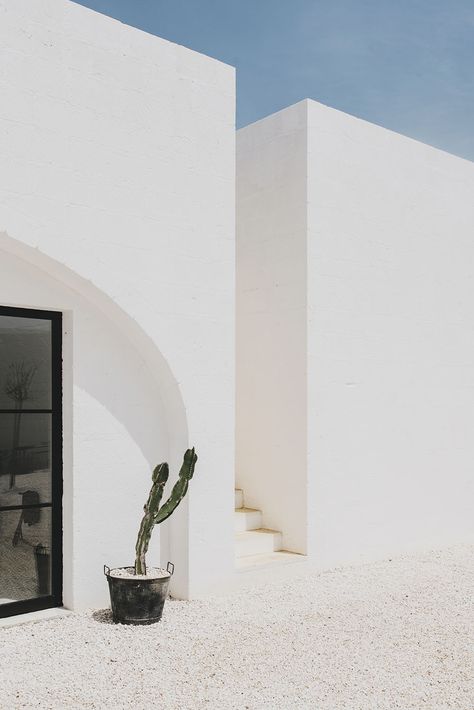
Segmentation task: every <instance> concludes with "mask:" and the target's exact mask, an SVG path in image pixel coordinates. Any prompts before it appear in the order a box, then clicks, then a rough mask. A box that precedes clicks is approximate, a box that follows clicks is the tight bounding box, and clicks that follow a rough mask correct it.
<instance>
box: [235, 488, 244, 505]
mask: <svg viewBox="0 0 474 710" xmlns="http://www.w3.org/2000/svg"><path fill="white" fill-rule="evenodd" d="M234 492H235V505H234V508H243V507H244V492H243V491H241V490H240V489H239V488H236V489H235V491H234Z"/></svg>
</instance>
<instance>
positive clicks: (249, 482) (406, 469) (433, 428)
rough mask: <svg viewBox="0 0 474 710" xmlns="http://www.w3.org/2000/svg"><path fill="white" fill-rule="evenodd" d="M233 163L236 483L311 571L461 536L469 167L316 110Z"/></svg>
mask: <svg viewBox="0 0 474 710" xmlns="http://www.w3.org/2000/svg"><path fill="white" fill-rule="evenodd" d="M237 155H238V158H237V166H238V171H237V183H238V190H237V195H238V205H237V212H238V231H237V235H238V240H237V241H238V244H237V314H238V316H237V335H238V338H237V353H238V358H237V382H238V395H237V478H238V480H242V487H244V488H245V490H246V493H247V492H248V491H250V492H251V495H252V496H253V495H254V493H255V498H256V499H258V500H257V502H258V504H259V505H258V506H257V507H262V508H263V509H264V510H265V509H266V508H267V506H268V507H269V509H270V510H272V511H274V512H275V516H274V519H273V518H272V520H271V523H272V525H273V526H275V527H277V528H278V529H281V530H282V531H283V534H284V536H285V537H284V539H286V540H291V539H293V538H292V535H293V532H294V531H295V530H298V532H299V534H300V535H302V534H304V535H305V542H306V545H307V551H308V552H309V554H310V557H311V558H312V559H313V560H315V561H316V562H317V563H318V564H320V565H323V566H331V565H334V564H341V563H347V562H352V561H355V560H361V559H367V560H368V559H376V558H379V557H383V556H385V555H390V554H393V553H395V552H401V551H405V550H409V549H413V548H420V547H427V546H429V545H444V544H450V543H454V542H458V541H468V540H472V539H473V538H474V529H473V521H474V510H473V502H474V490H473V488H474V478H473V476H472V461H473V460H474V444H473V440H472V436H471V432H470V425H471V422H472V421H473V419H474V399H473V397H472V391H473V390H472V388H473V384H474V364H473V363H474V331H473V328H472V323H473V321H474V307H473V299H472V263H474V245H473V242H472V230H473V226H474V206H473V205H474V203H473V201H472V194H473V193H474V165H473V164H472V163H469V162H467V161H464V160H462V159H460V158H456V157H454V156H451V155H448V154H446V153H443V152H441V151H439V150H436V149H434V148H431V147H429V146H426V145H423V144H420V143H417V142H415V141H413V140H410V139H408V138H405V137H403V136H400V135H397V134H395V133H392V132H390V131H387V130H385V129H382V128H379V127H377V126H374V125H371V124H368V123H366V122H364V121H360V120H358V119H356V118H354V117H352V116H348V115H346V114H343V113H340V112H338V111H335V110H333V109H329V108H327V107H325V106H322V105H320V104H317V103H315V102H313V101H304V102H301V103H300V104H297V105H295V106H293V107H290V108H289V109H285V110H284V111H282V112H279V113H278V114H275V115H274V116H270V117H268V118H266V119H263V120H262V121H259V122H257V123H256V124H253V125H251V126H248V127H247V128H245V129H242V130H241V131H239V132H238V138H237ZM290 284H291V285H292V286H290ZM296 293H297V294H298V296H297V298H295V294H296ZM290 309H291V318H287V319H286V320H285V317H284V314H285V313H286V312H289V311H290ZM276 318H280V320H279V321H277V320H276ZM256 323H258V326H257V327H256V325H255V324H256ZM297 324H298V326H297ZM261 352H264V353H265V358H267V365H266V366H265V365H262V361H261ZM272 353H273V355H272ZM302 359H304V362H305V364H306V366H304V365H302ZM262 367H263V368H264V369H261V370H259V368H262ZM260 372H262V373H263V374H262V377H261V378H260ZM290 393H291V394H290ZM291 395H294V398H293V399H292V397H291ZM269 447H270V451H268V448H269ZM272 447H274V448H275V449H276V452H277V453H278V454H280V455H279V456H278V455H274V453H273V448H272ZM290 455H293V457H294V463H293V464H292V465H290V466H289V465H288V461H289V459H290ZM268 457H269V459H268ZM302 459H304V460H302ZM268 460H270V462H271V465H267V461H268ZM262 480H263V481H264V483H265V485H264V486H263V485H262ZM282 482H284V483H283V485H282ZM295 489H296V491H295ZM295 496H303V497H304V500H303V499H302V498H301V497H298V508H297V512H295V514H293V510H294V498H295ZM277 499H278V500H279V501H280V503H279V504H278V502H276V503H275V504H274V502H273V501H274V500H275V501H277ZM286 500H288V501H291V502H290V503H289V504H288V506H286V505H284V503H285V501H286ZM252 502H253V501H252ZM269 502H270V503H269ZM278 505H279V506H280V507H279V508H278ZM302 510H303V512H302ZM306 521H307V525H305V523H306ZM300 544H301V543H300ZM297 551H304V550H303V549H299V550H297Z"/></svg>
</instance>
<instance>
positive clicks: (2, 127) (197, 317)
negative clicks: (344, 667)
mask: <svg viewBox="0 0 474 710" xmlns="http://www.w3.org/2000/svg"><path fill="white" fill-rule="evenodd" d="M0 52H1V61H0V86H1V94H2V101H1V103H0V155H1V161H0V232H2V235H3V236H2V238H1V241H0V275H1V278H0V300H1V302H2V303H3V304H9V305H20V306H27V307H34V308H53V309H58V310H64V311H66V318H65V323H66V324H67V328H72V335H71V333H70V332H69V331H68V335H69V336H70V338H71V340H70V343H69V345H68V339H67V337H66V341H65V342H66V349H67V348H69V351H70V353H71V357H70V360H69V361H68V356H66V358H65V373H64V376H65V383H67V382H68V377H70V379H71V383H70V384H71V392H70V393H69V394H68V392H67V387H68V385H67V384H66V391H65V397H68V396H69V397H70V405H71V407H70V409H69V410H68V411H69V414H66V415H65V436H64V444H65V456H66V462H65V486H66V488H65V501H64V503H65V567H66V569H65V602H66V604H67V605H69V606H71V605H73V606H75V607H76V608H78V607H81V606H84V605H99V604H104V603H105V602H106V600H107V593H108V592H107V588H106V584H105V580H104V578H103V575H102V565H103V563H104V562H107V563H108V564H127V563H129V562H130V560H131V559H132V557H133V546H134V536H135V529H136V527H137V525H138V522H139V518H140V513H141V506H142V503H143V502H144V500H145V498H146V495H147V491H148V485H149V478H148V476H149V470H150V467H151V466H152V465H154V464H156V463H157V462H158V461H160V460H163V459H166V458H167V459H168V460H169V462H170V465H171V469H172V471H173V472H174V474H175V475H176V471H177V467H178V465H179V463H180V461H181V457H182V454H183V452H184V449H185V448H186V447H187V446H188V444H189V445H193V444H194V445H195V446H196V448H197V451H198V454H199V463H198V467H197V470H196V475H195V479H194V480H193V481H192V486H191V494H190V495H189V497H188V498H187V500H186V501H185V502H184V503H183V504H182V506H181V509H180V510H179V511H178V512H177V514H176V515H175V516H173V520H172V521H171V522H170V524H169V525H166V526H164V530H163V533H162V543H163V550H162V562H163V563H166V560H167V559H168V557H169V558H170V559H172V560H173V561H174V562H175V564H176V574H175V578H174V582H173V584H174V589H173V592H174V594H175V595H176V596H182V597H189V596H196V595H199V594H201V593H204V592H205V591H206V589H207V588H208V587H210V588H211V589H212V588H213V586H214V585H215V584H218V582H219V579H220V578H228V576H229V574H231V572H232V565H233V538H232V532H233V531H232V515H231V511H232V507H233V502H232V501H233V479H234V471H233V468H234V317H233V313H234V155H235V151H234V143H235V131H234V113H235V89H234V69H233V68H231V67H229V66H227V65H224V64H222V63H220V62H218V61H215V60H213V59H210V58H208V57H205V56H202V55H200V54H198V53H196V52H193V51H191V50H188V49H185V48H184V47H180V46H177V45H175V44H172V43H170V42H167V41H165V40H162V39H159V38H156V37H154V36H151V35H148V34H146V33H144V32H141V31H139V30H136V29H133V28H131V27H127V26H125V25H122V24H121V23H120V22H117V21H115V20H112V19H110V18H107V17H105V16H102V15H99V14H97V13H94V12H92V11H90V10H87V9H85V8H83V7H80V6H78V5H75V4H74V3H70V2H64V1H63V0H0ZM12 259H13V260H14V263H13V262H11V260H12ZM12 269H17V271H14V272H12V271H11V270H12ZM12 273H17V276H18V282H17V283H16V282H12V281H11V278H7V277H9V275H10V276H11V274H12ZM24 275H27V278H26V277H25V276H24ZM45 278H47V280H48V283H49V285H48V284H46V283H45V281H44V279H45ZM20 280H21V284H22V287H19V284H20ZM68 313H69V314H70V319H69V320H68ZM91 348H92V349H91ZM118 349H119V350H120V352H117V350H118ZM126 362H128V363H129V365H130V364H133V367H128V368H127V367H126ZM127 371H128V372H129V375H128V377H129V378H130V381H129V382H125V381H124V377H125V374H124V373H125V372H127ZM131 373H133V374H131ZM147 383H148V385H147ZM65 404H67V402H65ZM66 410H67V408H66ZM68 416H69V417H70V419H69V420H68V419H67V417H68ZM153 432H154V433H153ZM105 519H106V520H105ZM132 533H133V534H132ZM154 549H155V555H157V554H158V551H157V547H156V545H155V548H154Z"/></svg>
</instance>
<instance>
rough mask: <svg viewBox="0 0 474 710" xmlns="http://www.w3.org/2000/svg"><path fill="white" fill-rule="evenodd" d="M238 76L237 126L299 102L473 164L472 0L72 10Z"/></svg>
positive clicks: (180, 0)
mask: <svg viewBox="0 0 474 710" xmlns="http://www.w3.org/2000/svg"><path fill="white" fill-rule="evenodd" d="M79 4H81V5H85V6H86V7H90V8H92V9H94V10H97V11H98V12H102V13H104V14H106V15H110V16H111V17H115V18H117V19H119V20H121V21H122V22H125V23H127V24H129V25H133V26H135V27H139V28H140V29H143V30H145V31H147V32H151V33H152V34H155V35H158V36H160V37H165V38H166V39H169V40H171V41H173V42H177V43H179V44H184V45H185V46H187V47H191V48H192V49H195V50H197V51H199V52H203V53H204V54H208V55H210V56H212V57H216V58H217V59H221V60H222V61H224V62H227V63H229V64H232V65H234V66H235V67H237V125H238V126H244V125H246V124H247V123H251V122H252V121H256V120H257V119H259V118H262V117H263V116H266V115H268V114H270V113H273V112H274V111H278V110H279V109H281V108H284V107H285V106H288V105H290V104H292V103H295V102H296V101H300V100H301V99H303V98H307V97H309V98H312V99H315V100H317V101H321V102H322V103H325V104H327V105H329V106H333V107H334V108H338V109H341V110H342V111H346V112H347V113H351V114H353V115H355V116H359V117H361V118H364V119H366V120H368V121H372V122H373V123H378V124H380V125H382V126H385V127H387V128H391V129H392V130H395V131H398V132H399V133H404V134H406V135H408V136H411V137H413V138H416V139H418V140H421V141H424V142H425V143H430V144H432V145H435V146H437V147H438V148H442V149H443V150H447V151H449V152H451V153H456V154H457V155H461V156H463V157H465V158H469V159H470V160H474V0H233V1H231V0H81V1H80V2H79Z"/></svg>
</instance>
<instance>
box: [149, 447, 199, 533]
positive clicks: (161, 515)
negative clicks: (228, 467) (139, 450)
mask: <svg viewBox="0 0 474 710" xmlns="http://www.w3.org/2000/svg"><path fill="white" fill-rule="evenodd" d="M197 458H198V457H197V454H195V453H194V448H192V449H188V450H187V451H186V453H185V454H184V460H183V464H182V466H181V470H180V472H179V478H178V480H177V481H176V483H175V484H174V486H173V490H172V491H171V495H170V497H169V498H168V500H167V501H166V503H164V504H163V505H162V506H161V508H160V509H159V510H158V512H157V513H155V517H154V523H155V524H158V523H162V522H163V521H164V520H166V519H167V518H169V516H170V515H171V514H172V513H173V512H174V511H175V509H176V508H177V507H178V505H179V504H180V503H181V501H182V500H183V498H184V496H185V495H186V492H187V490H188V485H189V481H190V480H191V478H192V477H193V474H194V467H195V466H196V461H197Z"/></svg>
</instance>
